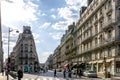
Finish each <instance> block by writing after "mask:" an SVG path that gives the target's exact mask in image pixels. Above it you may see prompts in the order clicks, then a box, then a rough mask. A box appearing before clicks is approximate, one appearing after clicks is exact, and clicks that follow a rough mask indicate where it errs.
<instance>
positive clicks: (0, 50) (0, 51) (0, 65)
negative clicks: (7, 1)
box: [0, 1, 3, 72]
mask: <svg viewBox="0 0 120 80" xmlns="http://www.w3.org/2000/svg"><path fill="white" fill-rule="evenodd" d="M2 68H3V48H2V27H1V1H0V72H1V70H2Z"/></svg>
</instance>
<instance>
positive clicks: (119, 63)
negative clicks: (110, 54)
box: [116, 62, 120, 73]
mask: <svg viewBox="0 0 120 80" xmlns="http://www.w3.org/2000/svg"><path fill="white" fill-rule="evenodd" d="M116 72H117V73H120V62H116Z"/></svg>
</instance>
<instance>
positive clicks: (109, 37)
mask: <svg viewBox="0 0 120 80" xmlns="http://www.w3.org/2000/svg"><path fill="white" fill-rule="evenodd" d="M111 36H112V31H111V30H109V31H108V40H110V41H111Z"/></svg>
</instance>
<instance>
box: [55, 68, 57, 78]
mask: <svg viewBox="0 0 120 80" xmlns="http://www.w3.org/2000/svg"><path fill="white" fill-rule="evenodd" d="M54 77H57V72H56V69H55V70H54Z"/></svg>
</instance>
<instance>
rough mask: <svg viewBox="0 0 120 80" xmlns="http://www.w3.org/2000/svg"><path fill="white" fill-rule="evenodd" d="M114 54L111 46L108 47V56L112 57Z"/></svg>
mask: <svg viewBox="0 0 120 80" xmlns="http://www.w3.org/2000/svg"><path fill="white" fill-rule="evenodd" d="M111 56H112V50H111V47H108V57H111Z"/></svg>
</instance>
